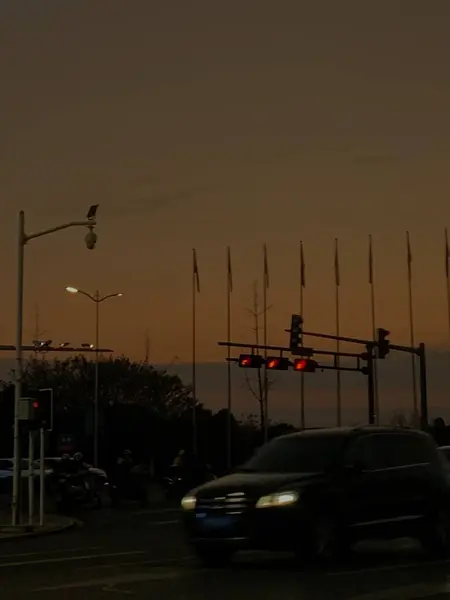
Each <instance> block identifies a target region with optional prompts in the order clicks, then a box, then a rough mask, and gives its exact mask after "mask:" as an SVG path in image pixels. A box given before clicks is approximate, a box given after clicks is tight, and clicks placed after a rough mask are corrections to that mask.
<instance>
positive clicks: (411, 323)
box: [406, 231, 418, 425]
mask: <svg viewBox="0 0 450 600" xmlns="http://www.w3.org/2000/svg"><path fill="white" fill-rule="evenodd" d="M406 261H407V266H408V304H409V340H410V346H411V348H414V347H415V346H414V311H413V293H412V254H411V243H410V239H409V231H407V232H406ZM411 376H412V387H413V403H414V404H413V406H414V424H415V425H416V424H417V418H418V407H417V385H416V381H417V378H416V357H415V354H411Z"/></svg>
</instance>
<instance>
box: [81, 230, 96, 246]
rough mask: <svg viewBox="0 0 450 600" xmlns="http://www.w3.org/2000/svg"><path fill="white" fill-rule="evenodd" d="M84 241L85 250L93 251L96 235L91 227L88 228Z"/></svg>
mask: <svg viewBox="0 0 450 600" xmlns="http://www.w3.org/2000/svg"><path fill="white" fill-rule="evenodd" d="M84 241H85V242H86V248H87V249H88V250H94V248H95V246H96V245H97V234H96V233H95V231H94V230H93V228H92V227H89V231H88V233H87V234H86V237H85V238H84Z"/></svg>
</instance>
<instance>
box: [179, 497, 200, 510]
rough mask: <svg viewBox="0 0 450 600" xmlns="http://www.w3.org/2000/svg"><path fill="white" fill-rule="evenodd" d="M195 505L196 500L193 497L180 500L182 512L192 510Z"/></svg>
mask: <svg viewBox="0 0 450 600" xmlns="http://www.w3.org/2000/svg"><path fill="white" fill-rule="evenodd" d="M196 504H197V498H196V497H195V496H185V497H184V498H183V499H182V500H181V508H182V509H183V510H194V509H195V505H196Z"/></svg>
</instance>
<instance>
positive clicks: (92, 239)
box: [11, 204, 98, 526]
mask: <svg viewBox="0 0 450 600" xmlns="http://www.w3.org/2000/svg"><path fill="white" fill-rule="evenodd" d="M97 208H98V204H94V205H93V206H91V207H90V209H89V211H88V213H87V215H86V218H85V219H84V220H83V221H71V222H69V223H64V224H63V225H58V226H56V227H51V228H50V229H44V230H43V231H38V232H37V233H31V234H27V233H26V232H25V213H24V211H23V210H22V211H20V213H19V222H18V231H17V323H16V346H15V351H16V369H15V374H14V375H15V376H14V465H13V494H12V502H11V518H12V525H13V526H15V525H17V524H18V519H19V492H20V471H21V469H20V427H19V426H20V421H19V416H20V398H21V397H22V378H23V349H22V337H23V283H24V263H25V245H26V244H27V243H28V242H29V241H30V240H33V239H35V238H38V237H44V236H45V235H50V234H51V233H56V232H57V231H61V230H63V229H69V227H87V228H88V229H89V231H88V233H87V235H86V237H85V242H86V246H87V248H88V249H89V250H93V249H94V248H95V245H96V243H97V235H96V234H95V232H94V227H95V226H96V225H97V221H96V215H97Z"/></svg>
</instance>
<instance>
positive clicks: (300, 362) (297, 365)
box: [294, 358, 318, 373]
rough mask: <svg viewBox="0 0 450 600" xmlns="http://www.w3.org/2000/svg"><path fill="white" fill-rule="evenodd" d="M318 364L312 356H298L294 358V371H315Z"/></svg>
mask: <svg viewBox="0 0 450 600" xmlns="http://www.w3.org/2000/svg"><path fill="white" fill-rule="evenodd" d="M317 367H318V364H317V362H316V361H315V360H312V359H310V358H296V359H295V360H294V371H302V372H303V373H314V371H315V370H316V369H317Z"/></svg>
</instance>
